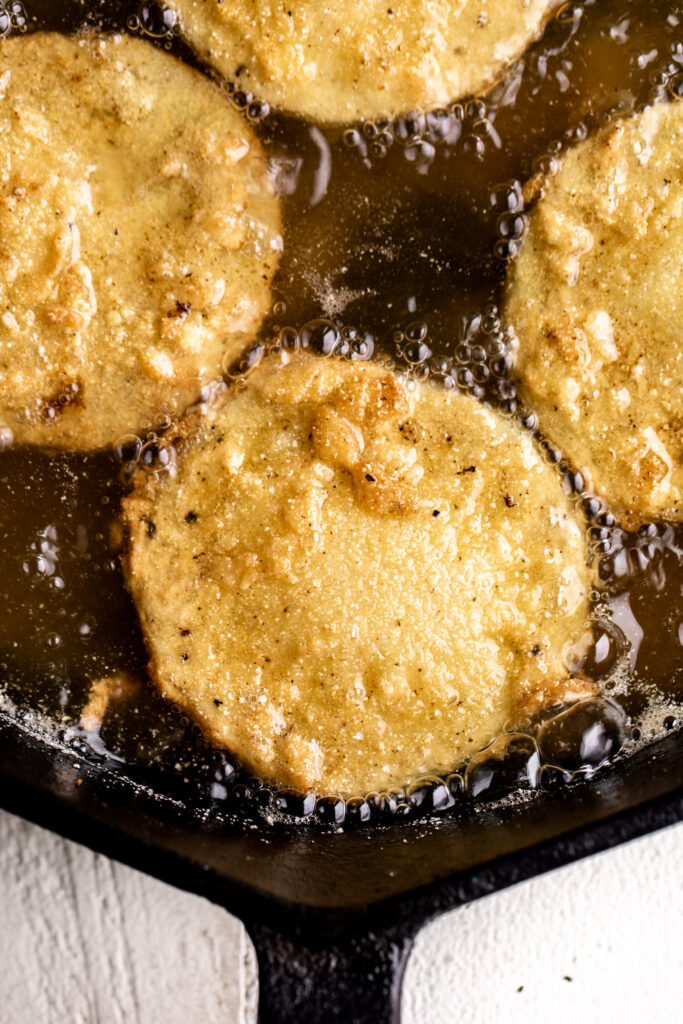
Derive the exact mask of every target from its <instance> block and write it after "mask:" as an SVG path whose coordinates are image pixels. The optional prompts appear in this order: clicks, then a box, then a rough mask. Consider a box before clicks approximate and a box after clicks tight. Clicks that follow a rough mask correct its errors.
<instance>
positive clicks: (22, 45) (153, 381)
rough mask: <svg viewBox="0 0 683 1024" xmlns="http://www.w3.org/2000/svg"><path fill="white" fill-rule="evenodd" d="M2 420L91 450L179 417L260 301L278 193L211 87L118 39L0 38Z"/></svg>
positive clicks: (266, 294)
mask: <svg viewBox="0 0 683 1024" xmlns="http://www.w3.org/2000/svg"><path fill="white" fill-rule="evenodd" d="M0 81H1V82H2V100H1V103H0V134H1V135H2V137H3V139H4V140H5V143H4V157H0V238H1V239H2V243H1V244H0V429H2V430H4V431H7V430H9V431H11V433H12V435H13V436H14V439H15V440H16V441H17V442H20V443H29V444H45V445H50V446H54V447H60V448H75V449H88V448H101V447H104V446H107V445H112V444H114V443H115V442H116V440H117V439H118V438H119V437H120V436H121V435H123V434H126V433H128V432H131V431H133V432H144V431H145V430H148V429H151V428H154V427H155V426H156V423H157V422H158V420H159V419H160V418H162V417H163V416H167V415H178V414H180V413H181V412H182V410H183V409H184V408H185V407H187V405H189V403H190V402H191V401H194V400H195V399H196V398H197V397H198V395H199V392H200V390H201V387H202V385H203V384H206V383H207V382H208V381H209V380H211V379H212V378H214V377H217V376H218V375H219V374H220V372H221V368H222V363H223V360H224V358H234V356H235V355H236V354H237V353H238V352H240V351H241V350H242V347H243V346H245V345H246V344H247V343H248V342H249V341H250V340H251V339H252V338H253V336H254V333H255V331H256V330H257V328H258V326H259V324H260V322H261V319H262V318H263V316H264V314H265V312H266V311H267V310H268V308H269V306H270V303H271V291H270V284H271V281H272V277H273V274H274V272H275V269H276V266H277V261H278V255H279V249H280V246H281V238H280V226H281V225H280V209H279V202H278V200H277V198H276V197H275V196H274V194H273V190H272V186H271V184H270V181H269V177H268V171H267V164H266V158H265V155H264V153H263V151H262V149H261V146H260V144H259V143H258V141H257V140H256V137H255V136H254V134H253V131H252V129H251V128H250V126H249V125H248V124H247V122H246V121H245V120H244V119H243V118H242V117H241V116H240V115H239V114H238V113H237V112H236V111H235V110H234V109H233V108H232V106H231V105H230V103H229V102H228V101H227V100H226V97H225V95H224V93H223V92H222V91H221V90H220V89H219V88H218V87H217V86H216V85H214V84H213V83H212V82H210V81H209V80H208V79H207V78H205V77H204V76H202V75H199V74H198V73H197V72H196V71H194V70H192V69H191V68H189V67H188V66H186V65H184V64H182V63H180V62H179V61H177V60H176V59H175V58H173V57H171V56H169V55H168V54H166V53H164V52H163V51H161V50H159V49H157V48H155V47H152V46H150V45H149V44H147V43H144V42H143V41H141V40H135V39H132V38H130V37H128V36H124V37H118V36H110V37H106V38H99V37H88V38H81V39H72V38H67V37H65V36H62V35H53V34H49V33H38V34H35V35H32V36H28V37H16V38H10V39H7V40H3V41H1V42H0Z"/></svg>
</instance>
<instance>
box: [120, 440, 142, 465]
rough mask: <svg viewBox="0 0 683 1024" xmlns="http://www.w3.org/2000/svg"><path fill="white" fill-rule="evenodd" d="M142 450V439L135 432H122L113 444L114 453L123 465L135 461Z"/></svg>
mask: <svg viewBox="0 0 683 1024" xmlns="http://www.w3.org/2000/svg"><path fill="white" fill-rule="evenodd" d="M141 451H142V440H141V438H139V437H138V436H137V434H123V435H122V436H121V437H120V438H119V439H118V441H117V442H116V444H115V445H114V454H115V455H116V458H117V459H118V460H119V462H121V463H122V464H123V465H126V466H130V465H131V464H135V463H137V461H138V459H139V458H140V452H141Z"/></svg>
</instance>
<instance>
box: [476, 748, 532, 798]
mask: <svg viewBox="0 0 683 1024" xmlns="http://www.w3.org/2000/svg"><path fill="white" fill-rule="evenodd" d="M540 769H541V759H540V756H539V752H538V748H537V746H536V742H535V740H534V738H533V737H532V736H527V735H526V734H525V733H509V734H503V735H502V736H499V737H498V739H496V740H494V742H493V743H492V744H491V745H490V746H488V747H486V749H485V750H482V751H480V752H479V753H478V754H475V755H474V757H472V758H470V760H469V762H468V765H467V769H466V771H465V787H466V790H467V792H468V794H469V795H470V796H471V797H472V799H474V800H477V799H482V798H485V799H486V800H496V799H499V798H500V797H503V796H506V795H507V794H508V793H512V792H515V791H517V790H520V789H535V788H536V786H538V783H539V777H540Z"/></svg>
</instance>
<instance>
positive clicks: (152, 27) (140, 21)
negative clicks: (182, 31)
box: [130, 0, 177, 39]
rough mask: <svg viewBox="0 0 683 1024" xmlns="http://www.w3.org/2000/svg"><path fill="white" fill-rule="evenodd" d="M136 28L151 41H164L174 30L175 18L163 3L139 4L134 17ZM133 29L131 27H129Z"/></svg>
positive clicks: (152, 0) (172, 12)
mask: <svg viewBox="0 0 683 1024" xmlns="http://www.w3.org/2000/svg"><path fill="white" fill-rule="evenodd" d="M136 21H137V25H136V26H135V27H136V28H138V29H139V31H141V32H144V34H145V35H147V36H150V38H152V39H164V38H166V37H167V36H170V35H172V34H173V32H174V31H175V29H176V22H177V16H176V13H175V11H173V10H171V8H170V7H167V6H166V4H163V3H155V2H154V0H151V2H146V3H141V4H140V6H139V7H138V11H137V16H136ZM130 27H131V28H132V27H133V26H132V25H131V26H130Z"/></svg>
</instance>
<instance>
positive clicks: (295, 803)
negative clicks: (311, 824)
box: [272, 789, 315, 818]
mask: <svg viewBox="0 0 683 1024" xmlns="http://www.w3.org/2000/svg"><path fill="white" fill-rule="evenodd" d="M272 806H273V807H274V808H275V809H276V810H278V811H280V812H281V813H282V814H287V815H289V816H291V817H293V818H310V816H311V815H312V814H313V812H314V811H315V796H314V795H313V793H305V794H304V795H303V796H302V795H301V793H297V792H296V791H295V790H289V789H281V790H278V791H277V792H276V793H275V794H274V796H273V800H272Z"/></svg>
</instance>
